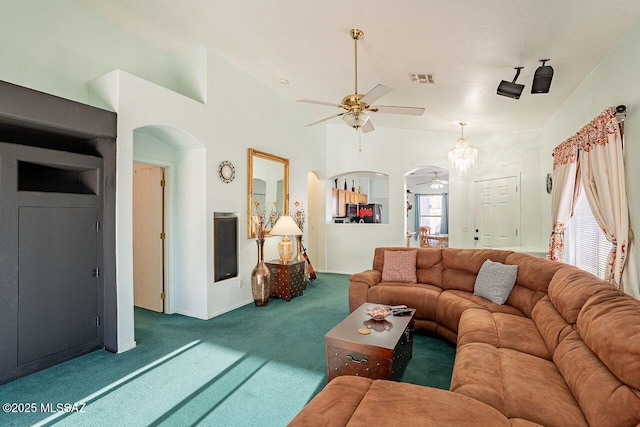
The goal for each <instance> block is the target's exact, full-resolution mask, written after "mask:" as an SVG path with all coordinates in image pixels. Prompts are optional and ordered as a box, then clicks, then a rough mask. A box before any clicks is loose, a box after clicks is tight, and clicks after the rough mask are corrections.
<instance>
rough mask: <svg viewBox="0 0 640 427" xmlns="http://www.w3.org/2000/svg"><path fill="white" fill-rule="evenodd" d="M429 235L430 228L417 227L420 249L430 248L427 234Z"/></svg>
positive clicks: (424, 226)
mask: <svg viewBox="0 0 640 427" xmlns="http://www.w3.org/2000/svg"><path fill="white" fill-rule="evenodd" d="M430 233H431V227H429V226H426V225H423V226H421V227H418V239H420V247H421V248H430V247H431V245H430V244H429V234H430Z"/></svg>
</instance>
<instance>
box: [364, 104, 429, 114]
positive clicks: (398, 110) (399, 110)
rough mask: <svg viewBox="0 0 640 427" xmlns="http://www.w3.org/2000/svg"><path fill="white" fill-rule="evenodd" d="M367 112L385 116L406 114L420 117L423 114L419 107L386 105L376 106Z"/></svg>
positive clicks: (422, 109)
mask: <svg viewBox="0 0 640 427" xmlns="http://www.w3.org/2000/svg"><path fill="white" fill-rule="evenodd" d="M369 110H371V111H377V112H378V113H386V114H406V115H409V116H421V115H422V114H424V108H420V107H392V106H386V105H377V106H375V107H370V108H369Z"/></svg>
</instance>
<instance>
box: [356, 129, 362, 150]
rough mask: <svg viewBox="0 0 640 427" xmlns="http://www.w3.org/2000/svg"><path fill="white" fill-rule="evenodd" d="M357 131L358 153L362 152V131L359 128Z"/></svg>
mask: <svg viewBox="0 0 640 427" xmlns="http://www.w3.org/2000/svg"><path fill="white" fill-rule="evenodd" d="M356 132H358V154H362V132H360V131H358V130H357V129H356Z"/></svg>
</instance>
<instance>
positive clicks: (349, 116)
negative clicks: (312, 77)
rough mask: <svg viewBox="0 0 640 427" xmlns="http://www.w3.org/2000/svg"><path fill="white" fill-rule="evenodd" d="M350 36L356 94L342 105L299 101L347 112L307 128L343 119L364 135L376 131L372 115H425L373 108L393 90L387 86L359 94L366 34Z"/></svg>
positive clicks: (401, 109)
mask: <svg viewBox="0 0 640 427" xmlns="http://www.w3.org/2000/svg"><path fill="white" fill-rule="evenodd" d="M349 34H350V35H351V38H352V39H353V40H354V46H355V47H354V51H355V55H354V56H355V73H354V74H355V91H354V93H352V94H350V95H347V96H345V97H344V98H342V101H341V102H340V104H335V103H331V102H323V101H314V100H311V99H299V100H298V102H306V103H308V104H319V105H328V106H331V107H338V108H342V109H344V110H346V111H344V112H342V113H338V114H334V115H332V116H329V117H325V118H324V119H322V120H318V121H317V122H313V123H309V124H308V125H306V126H313V125H317V124H318V123H322V122H325V121H327V120H331V119H333V118H334V117H342V120H344V121H345V122H346V123H347V124H348V125H349V126H351V127H352V128H354V129H355V130H356V131H357V130H358V129H361V130H362V132H363V133H367V132H371V131H372V130H374V127H373V124H372V123H371V120H370V113H390V114H406V115H410V116H421V115H422V114H423V113H424V108H418V107H394V106H383V105H378V106H372V105H371V104H372V103H373V102H375V101H377V100H378V99H380V98H382V97H383V96H385V95H386V94H388V93H389V92H391V91H392V90H393V89H392V88H390V87H388V86H385V85H381V84H379V85H377V86H376V87H374V88H373V89H371V90H370V91H369V92H367V93H366V94H365V95H363V94H360V93H358V40H360V39H361V38H362V37H364V32H362V30H359V29H357V28H354V29H352V30H351V31H350V32H349Z"/></svg>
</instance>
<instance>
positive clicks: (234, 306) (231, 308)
mask: <svg viewBox="0 0 640 427" xmlns="http://www.w3.org/2000/svg"><path fill="white" fill-rule="evenodd" d="M252 302H253V299H248V300H245V301H242V302H239V303H238V304H236V305H232V306H231V307H227V308H225V309H223V310H220V311H216V312H214V313H209V315H208V316H209V317H208V318H207V320H208V319H212V318H214V317H217V316H220V315H221V314H225V313H228V312H230V311H232V310H235V309H236V308H240V307H244V306H245V305H248V304H251V303H252Z"/></svg>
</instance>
